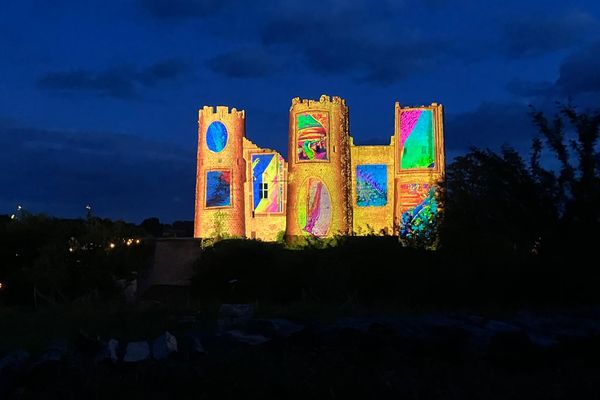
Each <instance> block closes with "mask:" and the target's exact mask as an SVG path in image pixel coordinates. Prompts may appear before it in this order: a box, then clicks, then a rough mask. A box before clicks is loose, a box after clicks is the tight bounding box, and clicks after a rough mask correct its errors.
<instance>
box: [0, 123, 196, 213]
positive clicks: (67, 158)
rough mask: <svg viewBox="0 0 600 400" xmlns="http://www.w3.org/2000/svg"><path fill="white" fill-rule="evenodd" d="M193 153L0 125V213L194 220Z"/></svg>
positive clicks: (135, 140) (138, 141) (104, 136)
mask: <svg viewBox="0 0 600 400" xmlns="http://www.w3.org/2000/svg"><path fill="white" fill-rule="evenodd" d="M194 166H195V151H194V150H193V149H189V150H186V149H181V148H179V147H177V146H174V145H172V144H169V143H164V142H157V141H152V140H148V139H146V138H143V137H139V136H133V135H119V134H112V133H103V132H67V131H51V130H45V129H35V128H30V127H26V126H18V124H17V123H15V122H14V121H13V122H12V123H2V122H0V170H1V171H2V174H0V187H2V188H3V191H2V192H3V193H2V196H1V197H0V210H5V212H9V210H11V209H12V208H13V207H14V206H15V205H16V204H22V205H23V206H24V207H26V208H27V209H28V210H29V211H31V212H49V213H52V214H58V215H62V216H81V215H84V212H85V210H84V206H85V204H88V203H90V204H92V206H93V207H94V210H95V212H96V213H97V214H98V215H101V216H110V217H117V218H126V219H129V220H134V221H141V220H142V219H144V218H146V217H149V216H154V215H158V216H160V217H161V218H163V219H166V220H176V219H192V218H193V202H194V184H195V178H194V172H195V167H194Z"/></svg>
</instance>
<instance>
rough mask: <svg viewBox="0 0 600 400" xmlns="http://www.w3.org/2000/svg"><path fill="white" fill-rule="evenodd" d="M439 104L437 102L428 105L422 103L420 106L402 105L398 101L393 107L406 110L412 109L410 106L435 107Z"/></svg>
mask: <svg viewBox="0 0 600 400" xmlns="http://www.w3.org/2000/svg"><path fill="white" fill-rule="evenodd" d="M439 106H440V105H439V103H431V104H430V105H428V106H427V105H424V104H421V105H420V106H402V105H400V102H398V101H397V102H396V104H395V107H396V109H397V110H408V109H412V108H429V107H432V108H436V107H439Z"/></svg>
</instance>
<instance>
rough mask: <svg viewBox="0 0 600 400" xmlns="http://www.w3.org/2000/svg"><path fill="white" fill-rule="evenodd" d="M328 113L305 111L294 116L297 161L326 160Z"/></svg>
mask: <svg viewBox="0 0 600 400" xmlns="http://www.w3.org/2000/svg"><path fill="white" fill-rule="evenodd" d="M328 129H329V115H328V114H327V113H324V112H307V113H302V114H298V115H297V116H296V132H297V136H296V145H297V146H296V149H297V153H298V161H325V160H327V134H328Z"/></svg>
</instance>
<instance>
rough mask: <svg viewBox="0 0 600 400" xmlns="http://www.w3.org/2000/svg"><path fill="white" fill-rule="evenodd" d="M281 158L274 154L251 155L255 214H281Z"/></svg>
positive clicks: (282, 182) (282, 183)
mask: <svg viewBox="0 0 600 400" xmlns="http://www.w3.org/2000/svg"><path fill="white" fill-rule="evenodd" d="M283 165H284V164H283V158H282V157H281V156H279V155H276V154H274V153H271V154H253V155H252V200H253V207H254V211H255V212H256V213H280V212H283V188H284V186H283V185H284V181H283V172H284V171H283Z"/></svg>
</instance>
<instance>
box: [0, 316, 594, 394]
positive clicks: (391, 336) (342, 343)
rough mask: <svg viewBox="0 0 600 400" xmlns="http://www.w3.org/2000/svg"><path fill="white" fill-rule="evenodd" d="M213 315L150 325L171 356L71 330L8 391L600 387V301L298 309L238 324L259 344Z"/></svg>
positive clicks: (6, 376)
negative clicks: (280, 326)
mask: <svg viewBox="0 0 600 400" xmlns="http://www.w3.org/2000/svg"><path fill="white" fill-rule="evenodd" d="M155 315H158V314H155ZM259 316H260V315H259ZM214 317H215V315H214V314H212V315H207V314H197V315H195V316H192V317H191V318H190V316H189V315H188V316H183V315H180V316H177V317H174V316H167V315H166V314H164V315H162V317H161V318H163V319H162V321H160V322H159V323H157V324H156V325H155V326H152V327H148V326H146V327H144V330H145V331H146V332H158V331H159V330H160V327H159V325H161V324H162V326H163V327H168V329H169V330H170V331H171V332H174V333H175V335H176V336H177V338H178V344H179V351H178V352H177V353H173V354H172V355H171V357H170V358H169V359H167V360H162V361H158V360H153V359H148V360H146V361H142V362H139V363H124V362H122V361H118V362H111V361H110V360H105V361H95V360H94V355H95V354H96V352H97V350H98V348H96V347H95V346H96V344H98V343H99V342H96V341H95V340H94V339H90V338H89V337H87V336H82V334H81V333H79V334H77V333H74V332H73V331H71V334H72V335H71V336H67V342H68V345H67V347H66V349H65V350H64V351H63V352H62V354H61V356H60V360H58V361H41V360H42V359H43V355H42V354H38V355H34V356H32V357H31V358H30V359H29V360H28V361H25V362H24V363H23V364H22V365H21V366H18V367H14V368H5V369H4V370H2V372H1V374H0V376H1V379H0V390H1V392H0V398H2V399H38V398H42V399H81V398H88V399H100V398H143V399H164V398H194V399H202V398H263V399H264V398H280V399H281V398H302V399H306V398H331V399H336V398H408V399H470V398H474V399H522V398H523V399H524V398H527V399H537V398H539V399H596V398H599V396H600V379H598V376H600V375H599V373H600V318H599V317H600V310H597V309H579V310H553V311H552V312H550V311H544V312H519V313H515V314H512V315H504V316H495V317H494V318H492V317H491V316H490V317H485V316H482V315H475V314H470V313H450V312H449V313H416V314H415V313H413V314H405V315H395V316H381V315H380V316H367V315H362V316H357V317H343V318H335V319H333V320H329V321H326V320H318V319H314V320H306V319H305V320H302V321H296V322H297V323H300V324H301V326H303V327H304V328H303V329H302V330H301V331H298V332H295V333H289V332H288V333H286V332H277V331H276V330H273V329H269V327H272V324H269V323H268V322H269V321H278V320H270V319H265V318H262V319H252V320H250V321H246V322H243V323H241V324H239V325H238V326H237V327H234V328H235V329H237V330H239V331H241V332H243V333H244V334H246V335H254V336H252V337H254V338H258V339H259V340H258V341H263V340H264V341H265V342H264V343H261V344H256V345H250V344H246V343H243V342H241V341H240V340H235V339H232V337H231V335H230V334H229V333H228V332H227V331H225V332H224V333H222V334H219V335H217V334H216V333H218V332H217V330H216V327H215V320H214ZM496 317H498V319H495V318H496ZM500 318H501V319H500ZM155 320H160V318H155ZM209 320H212V324H211V322H210V321H209ZM138 323H140V324H141V323H142V321H141V320H140V321H139V322H138ZM133 328H134V327H130V330H129V331H128V332H122V333H119V334H118V335H117V336H119V335H121V336H120V337H118V338H119V339H120V340H121V341H122V345H121V348H120V356H121V357H122V353H123V352H124V347H125V346H124V345H125V343H126V341H127V340H128V339H129V338H133V339H136V340H143V339H144V337H143V336H140V334H141V333H140V331H138V332H135V331H134V329H133ZM90 329H93V328H91V327H90ZM131 329H133V330H131ZM128 335H129V337H127V336H128ZM153 337H156V336H146V337H145V339H146V340H149V341H150V342H151V341H152V338H153ZM191 337H197V338H200V341H201V342H202V345H203V347H204V349H205V350H206V352H205V353H198V352H194V351H193V349H192V348H191V339H190V338H191ZM104 339H105V340H106V339H108V337H107V336H104ZM41 353H43V351H42V352H41Z"/></svg>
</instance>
